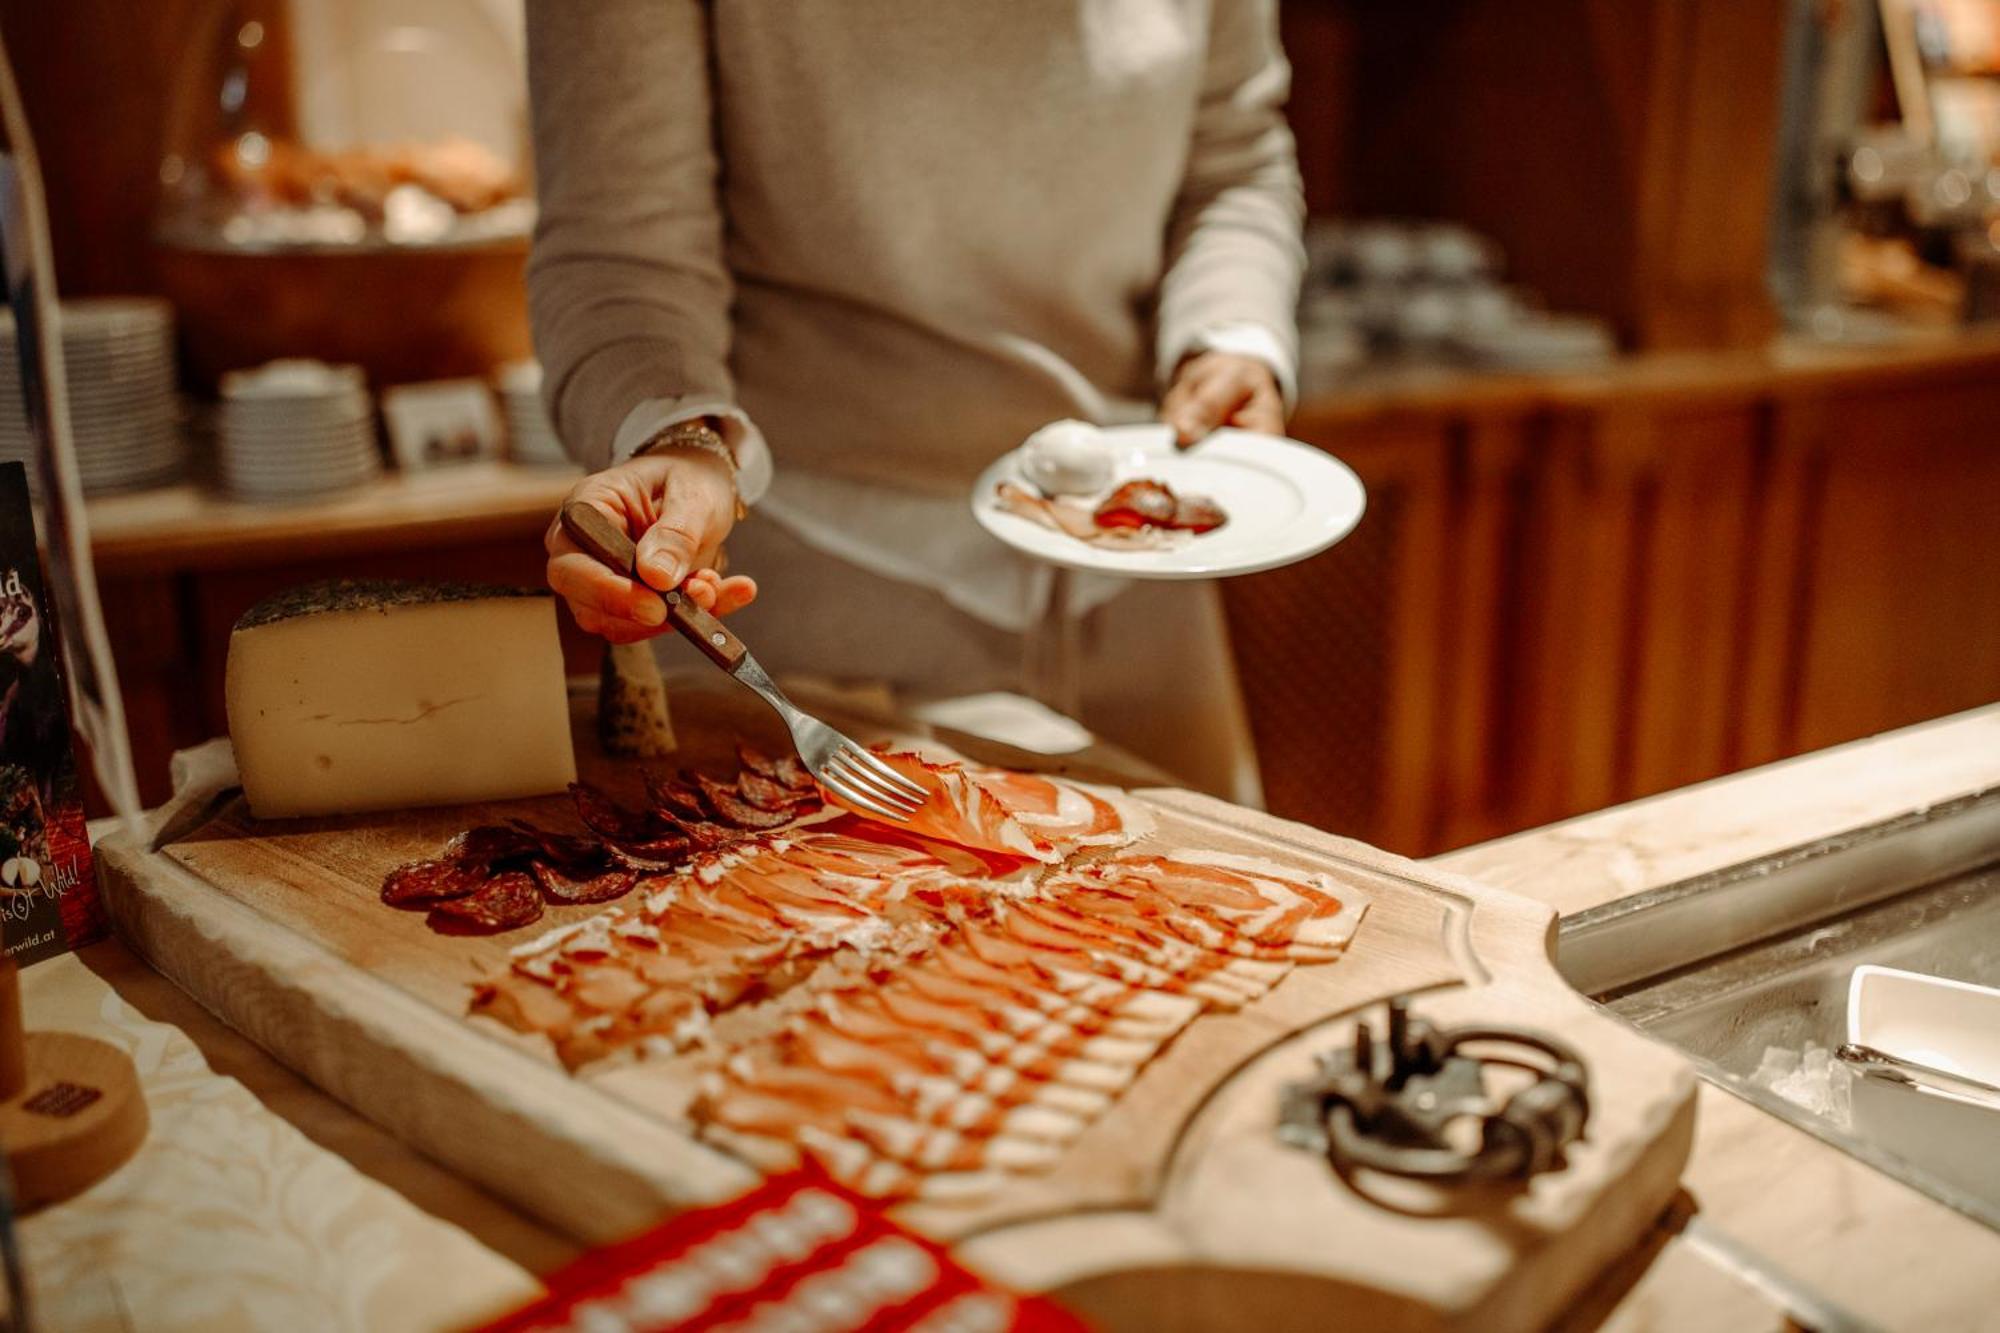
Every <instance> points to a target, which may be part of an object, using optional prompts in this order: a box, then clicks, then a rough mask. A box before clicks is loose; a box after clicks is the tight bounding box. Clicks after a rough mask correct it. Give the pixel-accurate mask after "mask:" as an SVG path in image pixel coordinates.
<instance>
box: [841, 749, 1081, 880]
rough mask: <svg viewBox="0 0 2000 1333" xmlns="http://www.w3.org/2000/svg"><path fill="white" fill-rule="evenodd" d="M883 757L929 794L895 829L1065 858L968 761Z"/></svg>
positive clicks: (1027, 857) (1028, 856)
mask: <svg viewBox="0 0 2000 1333" xmlns="http://www.w3.org/2000/svg"><path fill="white" fill-rule="evenodd" d="M880 758H881V759H882V762H884V763H885V764H887V765H889V767H891V768H893V769H895V770H896V772H897V773H899V774H901V775H902V776H903V777H906V778H908V779H909V780H910V781H912V782H914V783H916V784H917V785H918V786H920V787H922V788H923V789H924V791H925V793H926V795H925V798H924V803H923V804H922V805H921V806H919V807H918V808H917V809H916V811H915V812H914V813H912V814H911V815H910V817H909V818H908V819H907V820H906V821H903V822H902V823H900V824H897V825H896V826H895V827H897V828H899V829H902V830H905V831H907V832H910V833H914V834H917V835H919V836H922V837H928V838H935V839H937V840H938V841H939V842H948V843H952V844H954V845H955V846H959V847H965V848H969V849H970V850H972V851H977V852H992V853H995V854H998V855H1001V856H1009V857H1015V858H1018V859H1020V860H1023V861H1043V862H1051V861H1056V860H1060V859H1061V855H1060V853H1059V852H1058V851H1056V850H1055V848H1054V847H1053V846H1052V845H1051V844H1050V842H1049V841H1048V840H1047V839H1043V838H1037V837H1035V836H1034V834H1033V833H1031V832H1029V831H1028V830H1027V829H1026V828H1024V827H1023V826H1022V825H1021V823H1020V821H1019V820H1017V819H1015V818H1014V817H1013V815H1011V814H1010V813H1008V810H1007V807H1006V806H1004V805H1002V804H1001V803H1000V802H999V801H997V800H995V799H994V797H993V795H992V793H990V792H988V791H987V790H986V789H985V788H984V787H982V786H980V785H979V784H978V783H977V782H975V781H974V780H973V777H972V775H971V774H970V773H968V772H967V771H966V769H965V766H964V765H963V764H934V763H931V762H930V761H929V760H927V759H925V758H924V757H923V756H922V755H918V754H911V753H909V752H908V751H902V752H891V753H887V754H883V755H881V756H880ZM827 794H828V796H829V798H830V799H831V800H832V801H833V802H834V804H836V805H839V806H841V808H843V809H846V810H850V811H852V812H853V813H854V814H856V815H858V816H860V817H861V818H863V819H868V820H874V819H875V818H876V816H874V815H873V814H872V813H871V812H869V811H867V810H863V809H861V808H860V807H858V806H854V805H849V804H848V803H847V802H846V801H844V800H842V799H841V797H840V796H839V795H838V794H837V793H834V792H831V791H829V792H828V793H827Z"/></svg>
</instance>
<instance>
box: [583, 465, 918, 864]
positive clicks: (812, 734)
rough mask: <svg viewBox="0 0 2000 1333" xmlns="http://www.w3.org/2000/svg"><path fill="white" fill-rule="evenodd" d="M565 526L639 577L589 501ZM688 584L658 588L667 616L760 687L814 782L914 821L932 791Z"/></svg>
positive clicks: (619, 534)
mask: <svg viewBox="0 0 2000 1333" xmlns="http://www.w3.org/2000/svg"><path fill="white" fill-rule="evenodd" d="M561 522H562V528H563V531H564V532H566V533H568V534H569V537H570V540H571V541H573V542H575V543H576V544H577V545H578V546H579V547H581V548H582V549H583V550H584V551H585V552H587V553H588V554H589V555H590V556H591V557H592V558H593V559H595V560H597V561H599V562H600V563H602V564H605V565H608V566H610V567H611V568H612V569H615V570H617V571H618V572H619V573H621V574H623V575H625V576H626V577H627V578H636V577H637V575H636V574H635V573H634V569H633V566H634V562H635V561H636V560H637V558H638V548H637V547H636V546H635V545H633V542H632V538H631V536H630V534H628V533H627V532H626V531H625V530H624V529H623V528H622V527H620V526H619V525H618V524H616V523H613V522H612V521H611V519H610V518H609V517H608V516H607V515H606V514H605V513H604V511H603V510H601V509H598V508H597V507H596V506H595V505H592V504H590V503H588V502H586V501H583V500H572V501H571V502H570V503H568V504H566V505H564V506H563V509H562V515H561ZM685 587H686V585H682V587H679V588H670V589H668V590H667V591H666V592H663V593H661V594H660V600H661V601H663V602H665V603H666V604H667V623H668V624H670V625H672V626H673V627H674V628H675V629H676V630H678V631H680V633H681V635H682V637H684V638H686V639H687V640H688V642H690V643H692V644H693V645H694V646H695V647H697V648H699V649H701V651H702V655H703V656H705V657H707V658H708V660H709V661H711V662H713V663H715V664H716V665H717V666H719V667H721V668H722V669H723V670H724V671H726V672H728V673H729V674H730V675H731V676H734V677H735V678H736V679H737V680H739V681H741V682H742V683H743V684H745V685H747V686H749V687H750V688H751V689H752V690H754V691H756V692H757V695H758V696H759V697H760V698H762V699H763V701H764V702H765V703H767V704H769V705H770V706H771V709H772V711H773V712H775V713H777V715H778V717H779V718H780V719H781V720H782V721H783V722H784V724H785V728H786V730H788V731H790V732H791V734H792V744H793V746H794V747H796V748H797V750H798V752H799V758H800V759H801V760H802V761H804V763H805V766H806V771H807V772H809V773H811V774H812V775H813V778H814V780H815V781H817V782H818V783H819V784H820V785H821V786H823V787H825V788H826V789H827V790H828V791H830V792H832V793H833V794H834V795H835V796H838V797H839V798H840V799H841V800H843V801H845V802H846V803H847V804H849V805H852V806H856V807H858V808H860V809H862V810H866V811H868V812H869V813H870V814H874V815H878V816H880V817H881V818H883V819H887V820H891V821H893V822H895V823H898V824H903V823H908V822H909V818H910V816H911V815H912V814H914V813H915V812H916V810H917V808H918V807H919V806H921V805H922V804H923V803H924V802H925V800H927V799H928V798H929V793H928V792H926V791H925V790H924V789H923V788H922V787H920V786H918V785H917V784H916V783H914V782H912V781H910V780H909V779H908V778H906V777H904V776H903V775H902V774H901V773H898V772H897V771H896V770H895V769H893V768H891V767H889V766H888V765H887V764H885V763H883V762H882V760H881V758H880V757H879V756H878V755H876V754H874V753H873V752H872V751H869V750H867V749H865V748H863V747H862V746H861V744H860V743H859V742H857V741H855V740H853V739H852V738H851V737H848V736H846V735H843V734H842V733H840V732H838V731H836V730H834V729H833V728H832V727H829V726H828V725H827V724H826V723H824V722H822V721H820V720H819V719H818V718H816V717H814V716H813V715H812V714H810V713H808V712H806V711H805V710H804V709H802V708H800V707H799V706H798V705H797V704H795V703H793V702H792V701H791V700H790V699H788V698H786V697H785V692H784V691H783V690H781V689H779V688H778V686H777V684H776V682H774V681H773V680H772V679H771V677H770V674H769V673H768V672H766V671H765V670H764V668H763V667H762V666H761V665H760V664H759V663H758V661H757V659H756V658H755V657H752V656H751V655H750V650H749V649H748V648H746V647H745V646H744V644H743V641H742V640H741V639H739V638H737V637H736V636H735V635H734V634H731V633H730V632H729V631H728V630H727V629H726V628H724V626H723V624H722V622H721V621H720V620H717V619H716V618H715V617H714V616H712V615H710V614H709V613H708V612H706V611H704V610H702V609H701V608H700V607H699V606H697V605H695V603H694V599H693V598H691V597H689V596H688V595H687V593H686V591H685Z"/></svg>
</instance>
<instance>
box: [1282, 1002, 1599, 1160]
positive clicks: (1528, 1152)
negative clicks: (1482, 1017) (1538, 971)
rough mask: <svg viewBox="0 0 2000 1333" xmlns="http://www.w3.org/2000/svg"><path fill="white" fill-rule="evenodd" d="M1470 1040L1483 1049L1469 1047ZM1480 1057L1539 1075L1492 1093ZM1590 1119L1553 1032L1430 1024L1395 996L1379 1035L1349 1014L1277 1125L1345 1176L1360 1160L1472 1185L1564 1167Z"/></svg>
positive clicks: (1586, 1100) (1575, 1069) (1570, 1054)
mask: <svg viewBox="0 0 2000 1333" xmlns="http://www.w3.org/2000/svg"><path fill="white" fill-rule="evenodd" d="M1473 1046H1477V1047H1480V1048H1482V1050H1481V1051H1479V1052H1475V1051H1473V1050H1468V1049H1466V1048H1468V1047H1473ZM1488 1048H1490V1049H1488ZM1489 1065H1506V1066H1512V1067H1514V1068H1517V1069H1522V1070H1526V1071H1528V1072H1529V1073H1532V1074H1534V1075H1535V1076H1536V1077H1535V1080H1534V1081H1533V1082H1532V1083H1529V1084H1528V1085H1526V1086H1525V1087H1522V1088H1520V1089H1518V1090H1517V1091H1515V1092H1514V1093H1512V1094H1511V1095H1510V1096H1508V1097H1507V1098H1506V1099H1505V1100H1504V1101H1496V1099H1495V1098H1494V1096H1493V1095H1492V1094H1490V1093H1489V1092H1488V1091H1487V1089H1486V1070H1487V1067H1488V1066H1489ZM1589 1118H1590V1091H1589V1075H1588V1074H1587V1073H1586V1071H1585V1069H1584V1065H1583V1061H1582V1059H1581V1058H1580V1057H1579V1056H1578V1055H1577V1054H1576V1053H1575V1052H1574V1051H1572V1050H1571V1049H1570V1048H1569V1047H1568V1046H1566V1045H1564V1044H1563V1043H1562V1042H1559V1041H1557V1040H1556V1039H1555V1038H1553V1037H1550V1036H1547V1035H1545V1034H1542V1033H1539V1032H1527V1031H1520V1030H1515V1029H1510V1028H1498V1027H1462V1028H1439V1027H1435V1026H1433V1025H1432V1024H1430V1023H1428V1022H1426V1021H1424V1020H1423V1019H1421V1018H1415V1017H1412V1016H1411V1014H1410V1009H1409V1001H1408V999H1407V998H1406V997H1403V996H1397V997H1395V998H1394V999H1391V1000H1390V1001H1389V1002H1388V1034H1387V1039H1386V1040H1385V1041H1382V1042H1377V1041H1376V1039H1375V1033H1374V1031H1373V1029H1371V1028H1370V1027H1369V1025H1368V1024H1367V1023H1366V1022H1365V1021H1364V1022H1361V1023H1358V1024H1356V1026H1355V1030H1354V1044H1353V1046H1352V1047H1351V1048H1348V1049H1343V1050H1336V1051H1331V1052H1329V1053H1327V1054H1326V1055H1323V1056H1321V1057H1320V1060H1319V1070H1318V1074H1317V1076H1316V1077H1314V1078H1312V1079H1310V1080H1308V1081H1306V1082H1304V1083H1295V1084H1293V1085H1291V1086H1290V1087H1288V1088H1287V1089H1286V1090H1285V1093H1284V1100H1283V1103H1282V1105H1281V1108H1280V1116H1279V1126H1278V1134H1279V1137H1280V1138H1282V1139H1283V1140H1284V1141H1285V1142H1287V1143H1289V1144H1291V1145H1293V1146H1294V1147H1299V1148H1305V1149H1308V1150H1310V1151H1313V1152H1318V1153H1323V1154H1325V1156H1326V1158H1327V1160H1328V1162H1329V1163H1330V1164H1331V1165H1332V1166H1333V1168H1334V1170H1335V1171H1337V1172H1339V1173H1340V1174H1341V1175H1343V1176H1345V1175H1347V1174H1348V1173H1349V1172H1350V1171H1352V1170H1353V1169H1354V1168H1357V1167H1365V1168H1369V1169H1371V1170H1375V1171H1383V1172H1388V1173H1390V1174H1392V1175H1398V1176H1409V1177H1414V1178H1416V1179H1420V1180H1428V1181H1434V1182H1437V1183H1441V1184H1470V1183H1473V1182H1480V1181H1497V1180H1526V1179H1528V1178H1529V1177H1531V1176H1533V1175H1535V1174H1537V1173H1539V1172H1543V1171H1548V1170H1552V1169H1554V1168H1556V1167H1559V1166H1561V1165H1562V1161H1563V1148H1564V1146H1565V1145H1567V1144H1569V1143H1572V1142H1574V1141H1575V1140H1577V1139H1578V1138H1580V1137H1582V1134H1583V1128H1584V1124H1585V1122H1586V1121H1587V1120H1589ZM1475 1127H1476V1130H1477V1133H1476V1136H1475V1134H1474V1133H1473V1132H1472V1130H1473V1129H1474V1128H1475Z"/></svg>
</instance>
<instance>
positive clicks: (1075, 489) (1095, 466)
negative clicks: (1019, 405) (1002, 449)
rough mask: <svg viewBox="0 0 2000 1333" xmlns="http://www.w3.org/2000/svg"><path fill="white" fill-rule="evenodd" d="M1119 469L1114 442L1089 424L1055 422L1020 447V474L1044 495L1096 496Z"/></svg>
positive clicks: (1037, 432)
mask: <svg viewBox="0 0 2000 1333" xmlns="http://www.w3.org/2000/svg"><path fill="white" fill-rule="evenodd" d="M1116 467H1117V461H1116V459H1115V457H1114V450H1113V447H1112V444H1111V441H1110V440H1109V439H1107V438H1106V437H1105V433H1104V432H1103V431H1101V430H1099V429H1098V428H1097V427H1095V426H1093V425H1091V424H1090V423H1089V422H1087V421H1052V422H1050V423H1049V424H1048V425H1046V426H1044V427H1042V428H1041V429H1040V430H1038V431H1036V432H1035V433H1034V434H1033V435H1030V436H1029V437H1028V438H1027V439H1026V440H1025V441H1023V442H1022V444H1021V475H1022V476H1024V477H1026V478H1027V479H1028V481H1030V482H1032V483H1033V484H1034V485H1036V486H1038V487H1040V488H1041V490H1042V493H1043V494H1044V495H1095V494H1096V493H1097V492H1099V491H1101V490H1103V489H1105V488H1106V487H1108V486H1109V485H1111V479H1112V476H1113V474H1114V473H1115V471H1116Z"/></svg>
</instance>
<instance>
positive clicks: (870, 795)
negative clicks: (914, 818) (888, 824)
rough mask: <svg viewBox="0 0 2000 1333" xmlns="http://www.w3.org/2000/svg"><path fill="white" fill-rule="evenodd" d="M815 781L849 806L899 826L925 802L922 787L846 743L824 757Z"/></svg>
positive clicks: (925, 798)
mask: <svg viewBox="0 0 2000 1333" xmlns="http://www.w3.org/2000/svg"><path fill="white" fill-rule="evenodd" d="M819 780H820V781H821V782H824V783H825V784H826V785H827V786H828V787H830V788H832V789H833V791H834V792H835V794H837V795H839V796H840V797H841V798H842V799H844V800H846V801H847V802H848V803H850V804H852V805H856V806H859V807H860V808H861V809H863V810H867V811H869V812H871V813H873V814H878V815H881V816H882V817H883V818H885V819H891V820H894V821H896V822H897V823H902V822H904V821H906V820H908V819H909V817H910V816H911V815H912V814H914V813H916V811H917V808H918V807H919V806H921V805H923V803H924V801H925V800H927V799H928V797H929V793H927V792H926V791H925V790H924V789H923V788H922V787H920V786H918V785H917V784H916V783H914V782H912V781H910V780H909V779H908V778H906V777H904V776H903V775H902V774H901V773H898V772H897V771H896V770H895V769H893V768H891V767H889V766H888V765H887V764H885V763H883V762H882V760H881V759H879V758H878V757H876V756H875V755H873V754H871V753H869V752H868V751H867V750H864V749H862V748H861V747H860V746H858V745H856V744H854V742H852V741H848V742H846V743H845V744H843V745H841V746H840V747H839V748H838V749H836V750H835V751H834V752H833V753H832V754H831V755H830V756H828V758H827V760H826V763H825V764H824V765H822V766H821V768H820V771H819Z"/></svg>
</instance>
